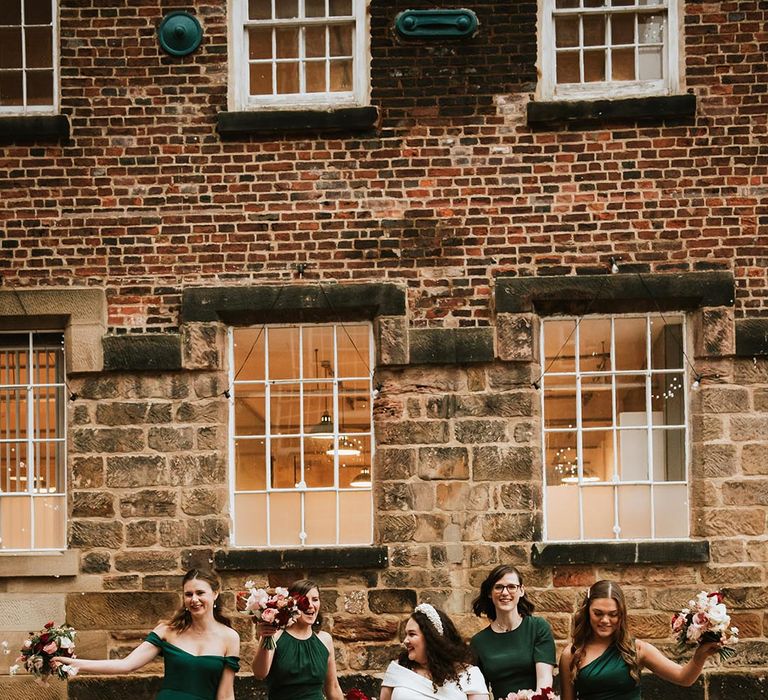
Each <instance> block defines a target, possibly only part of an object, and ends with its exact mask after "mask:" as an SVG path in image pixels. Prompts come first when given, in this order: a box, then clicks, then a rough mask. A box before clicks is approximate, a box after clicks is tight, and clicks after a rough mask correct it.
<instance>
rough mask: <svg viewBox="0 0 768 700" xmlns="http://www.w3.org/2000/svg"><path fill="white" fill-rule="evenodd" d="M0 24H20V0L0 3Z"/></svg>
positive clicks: (5, 0) (6, 0)
mask: <svg viewBox="0 0 768 700" xmlns="http://www.w3.org/2000/svg"><path fill="white" fill-rule="evenodd" d="M49 4H50V3H49ZM0 24H21V0H3V2H2V3H0Z"/></svg>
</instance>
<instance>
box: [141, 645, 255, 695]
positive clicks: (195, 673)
mask: <svg viewBox="0 0 768 700" xmlns="http://www.w3.org/2000/svg"><path fill="white" fill-rule="evenodd" d="M145 641H147V642H149V643H150V644H154V645H155V646H156V647H159V649H160V655H161V656H162V657H163V663H164V664H165V674H164V675H163V687H162V688H161V689H160V692H159V693H158V695H157V700H216V693H217V691H218V689H219V682H220V681H221V674H222V673H223V672H224V669H225V668H231V669H232V670H233V671H239V670H240V659H239V658H238V657H237V656H214V655H213V654H207V655H205V656H195V655H194V654H190V653H189V652H186V651H184V650H183V649H179V647H177V646H176V645H175V644H171V643H170V642H166V641H165V640H164V639H161V638H160V637H158V636H157V635H156V634H155V633H154V632H150V633H149V634H148V635H147V638H146V640H145Z"/></svg>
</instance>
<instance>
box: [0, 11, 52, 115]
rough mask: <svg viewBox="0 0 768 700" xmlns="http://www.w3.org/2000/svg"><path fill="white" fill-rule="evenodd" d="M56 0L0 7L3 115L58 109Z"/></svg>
mask: <svg viewBox="0 0 768 700" xmlns="http://www.w3.org/2000/svg"><path fill="white" fill-rule="evenodd" d="M57 56H58V52H57V14H56V3H55V0H7V1H4V2H1V3H0V113H3V112H6V113H27V112H38V113H39V112H52V111H54V110H55V109H56V107H57V91H56V83H57V80H58V76H57V70H58V67H57V63H58V60H57Z"/></svg>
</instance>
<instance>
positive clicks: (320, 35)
mask: <svg viewBox="0 0 768 700" xmlns="http://www.w3.org/2000/svg"><path fill="white" fill-rule="evenodd" d="M304 40H305V42H306V47H305V50H304V53H305V55H306V56H307V58H318V57H324V56H325V27H307V28H306V29H305V30H304Z"/></svg>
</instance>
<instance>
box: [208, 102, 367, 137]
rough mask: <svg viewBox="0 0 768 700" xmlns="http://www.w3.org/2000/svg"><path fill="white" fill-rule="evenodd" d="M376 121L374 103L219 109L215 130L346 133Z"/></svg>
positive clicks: (236, 133) (221, 132)
mask: <svg viewBox="0 0 768 700" xmlns="http://www.w3.org/2000/svg"><path fill="white" fill-rule="evenodd" d="M378 121H379V110H378V108H376V107H346V108H341V109H329V110H317V109H296V110H277V109H276V110H262V111H257V112H220V113H219V115H218V119H217V124H216V130H217V131H218V132H219V135H220V136H221V137H222V138H227V137H236V136H244V135H245V136H247V135H249V134H256V135H259V134H286V133H300V134H304V133H317V132H322V133H326V132H342V133H350V132H357V131H369V130H371V129H373V128H374V127H375V126H376V124H377V122H378Z"/></svg>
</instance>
